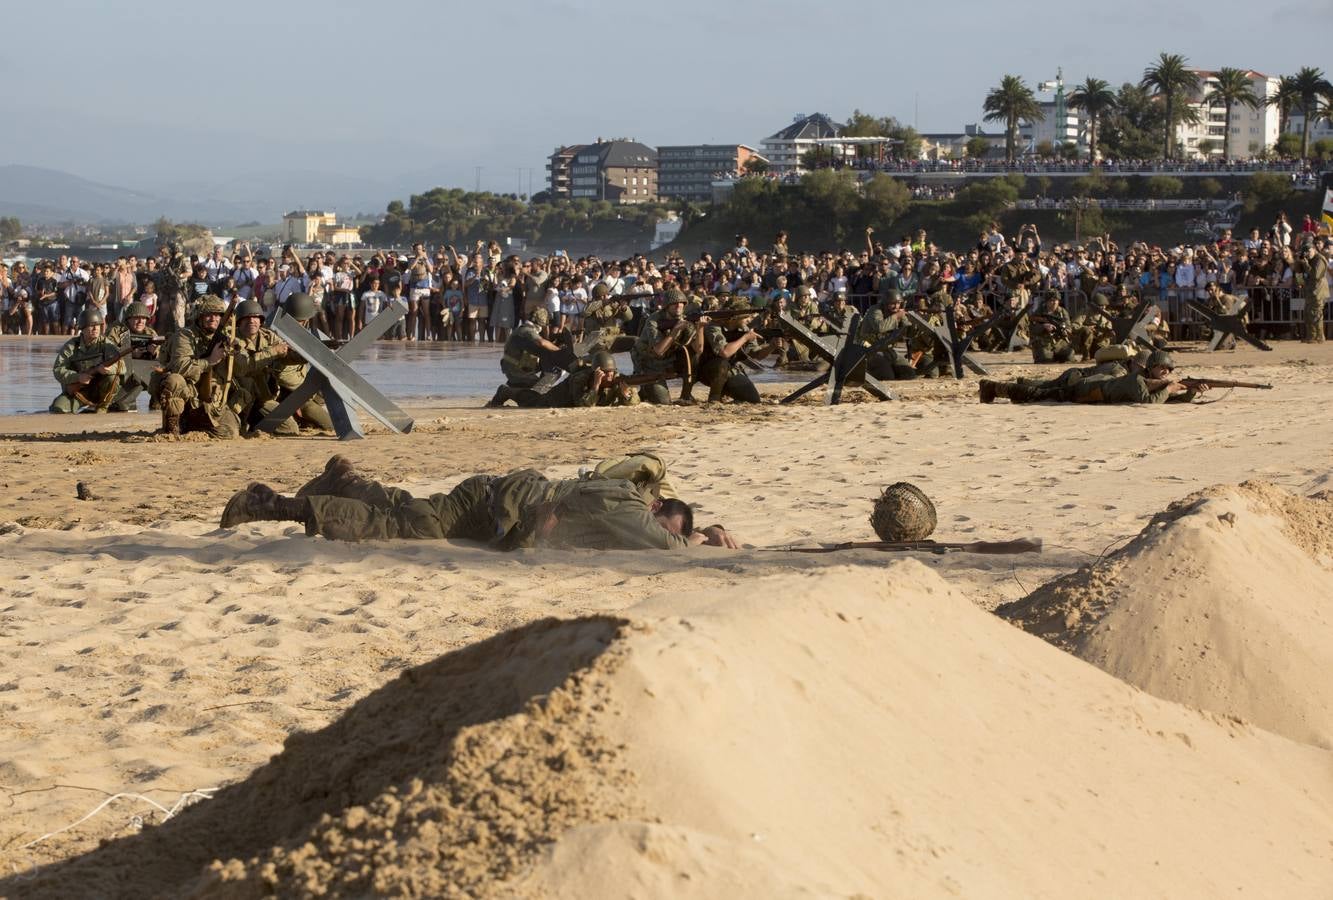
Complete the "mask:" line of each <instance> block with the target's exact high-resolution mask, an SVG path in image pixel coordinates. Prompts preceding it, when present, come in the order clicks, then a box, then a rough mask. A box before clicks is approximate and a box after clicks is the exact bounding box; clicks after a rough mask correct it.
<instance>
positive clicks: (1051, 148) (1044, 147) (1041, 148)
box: [1032, 141, 1056, 159]
mask: <svg viewBox="0 0 1333 900" xmlns="http://www.w3.org/2000/svg"><path fill="white" fill-rule="evenodd" d="M1032 150H1033V152H1034V153H1036V154H1037V155H1038V156H1040V157H1041V158H1042V159H1050V158H1051V157H1052V156H1055V154H1056V149H1055V143H1054V142H1053V141H1038V142H1037V146H1036V147H1033V148H1032Z"/></svg>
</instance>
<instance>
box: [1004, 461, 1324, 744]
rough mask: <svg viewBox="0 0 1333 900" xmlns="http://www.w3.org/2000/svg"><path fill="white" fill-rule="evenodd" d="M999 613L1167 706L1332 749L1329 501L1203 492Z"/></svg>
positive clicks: (1277, 493)
mask: <svg viewBox="0 0 1333 900" xmlns="http://www.w3.org/2000/svg"><path fill="white" fill-rule="evenodd" d="M999 613H1000V614H1001V615H1002V616H1005V617H1007V618H1010V619H1012V620H1013V621H1014V622H1015V623H1017V624H1019V625H1021V626H1022V627H1023V628H1026V629H1027V630H1029V631H1032V632H1033V633H1035V634H1038V635H1040V636H1042V637H1044V638H1046V639H1048V640H1050V641H1051V642H1052V643H1055V644H1056V645H1057V646H1060V647H1063V648H1065V649H1067V650H1069V651H1070V652H1072V653H1074V654H1075V655H1077V656H1080V657H1082V658H1083V659H1086V660H1087V661H1088V662H1090V663H1092V664H1093V665H1096V666H1099V667H1100V668H1102V669H1105V670H1106V671H1108V672H1110V673H1111V674H1113V675H1115V676H1116V677H1117V678H1121V679H1123V680H1125V681H1127V682H1129V683H1130V684H1134V685H1137V686H1139V687H1141V688H1143V689H1144V690H1145V691H1148V692H1149V693H1152V694H1155V695H1157V696H1158V697H1163V698H1165V699H1168V700H1175V701H1177V702H1179V703H1184V704H1187V705H1189V706H1195V707H1198V708H1200V709H1207V710H1211V711H1213V712H1216V713H1220V714H1223V715H1228V716H1236V717H1239V718H1241V719H1244V720H1246V721H1248V722H1253V723H1254V724H1256V725H1259V726H1261V727H1263V728H1267V729H1269V730H1270V731H1274V732H1277V733H1278V734H1283V735H1286V736H1287V737H1289V738H1291V739H1292V740H1296V741H1304V742H1306V743H1312V744H1316V745H1318V746H1321V747H1325V748H1330V749H1333V678H1330V677H1329V667H1330V664H1333V497H1330V496H1329V495H1327V494H1324V495H1320V496H1318V497H1316V498H1304V497H1299V496H1296V495H1293V494H1291V493H1290V492H1288V491H1284V490H1282V489H1280V488H1277V487H1274V486H1273V485H1270V484H1266V483H1263V482H1246V483H1244V484H1241V485H1239V486H1237V487H1230V486H1226V487H1216V488H1211V489H1208V490H1206V491H1202V492H1200V493H1198V494H1194V495H1191V496H1190V497H1188V498H1186V499H1184V500H1182V501H1180V502H1179V503H1176V504H1173V505H1172V506H1171V507H1170V508H1169V509H1168V510H1166V511H1165V512H1164V513H1162V514H1160V515H1158V516H1156V517H1154V519H1153V520H1152V522H1151V523H1149V524H1148V525H1147V526H1146V527H1145V528H1144V530H1143V531H1142V533H1140V535H1139V536H1138V537H1137V538H1135V540H1134V541H1133V542H1131V543H1130V544H1129V545H1128V546H1127V547H1125V548H1124V549H1123V550H1119V551H1116V552H1115V553H1113V554H1111V555H1110V556H1108V557H1107V559H1105V560H1104V561H1102V562H1100V563H1098V564H1097V565H1094V566H1091V567H1089V568H1086V569H1084V570H1081V571H1079V572H1077V573H1074V574H1072V575H1069V576H1067V577H1065V578H1062V579H1059V580H1057V581H1055V582H1053V583H1052V584H1050V585H1047V586H1045V587H1043V588H1042V589H1041V590H1038V591H1036V592H1035V593H1033V594H1032V595H1031V596H1029V597H1027V598H1025V599H1024V600H1021V601H1019V602H1016V603H1012V604H1009V605H1007V606H1003V607H1001V608H1000V609H999Z"/></svg>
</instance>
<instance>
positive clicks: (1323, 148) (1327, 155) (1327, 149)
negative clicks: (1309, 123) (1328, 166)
mask: <svg viewBox="0 0 1333 900" xmlns="http://www.w3.org/2000/svg"><path fill="white" fill-rule="evenodd" d="M1310 154H1311V155H1312V156H1314V158H1316V159H1321V160H1324V161H1325V162H1327V161H1328V160H1330V159H1333V138H1320V139H1319V140H1317V141H1315V142H1314V143H1313V144H1311V145H1310Z"/></svg>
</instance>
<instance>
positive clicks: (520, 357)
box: [500, 322, 545, 388]
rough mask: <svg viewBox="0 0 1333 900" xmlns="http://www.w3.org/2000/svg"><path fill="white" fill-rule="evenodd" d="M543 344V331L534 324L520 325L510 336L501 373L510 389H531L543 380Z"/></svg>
mask: <svg viewBox="0 0 1333 900" xmlns="http://www.w3.org/2000/svg"><path fill="white" fill-rule="evenodd" d="M541 342H542V334H541V330H540V329H539V328H538V327H537V326H536V325H534V324H533V323H532V322H523V323H521V324H519V326H518V327H517V328H515V329H514V330H513V332H512V333H511V334H510V335H509V339H508V340H506V341H505V347H504V355H503V356H502V357H501V358H500V371H501V372H503V373H504V376H505V383H506V384H507V385H508V386H509V387H511V388H530V387H532V386H533V385H534V384H536V383H537V381H538V379H540V378H541V374H542V356H543V355H544V352H545V351H544V350H543V348H542V344H541Z"/></svg>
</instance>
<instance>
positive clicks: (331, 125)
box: [0, 0, 1333, 208]
mask: <svg viewBox="0 0 1333 900" xmlns="http://www.w3.org/2000/svg"><path fill="white" fill-rule="evenodd" d="M6 7H7V8H6V9H5V11H4V19H3V21H4V27H5V32H6V39H5V50H4V52H3V53H2V54H0V84H4V85H5V86H6V88H7V89H6V90H5V91H4V102H5V105H6V106H7V107H8V111H9V113H10V115H9V116H8V117H7V119H8V121H9V123H10V124H11V125H12V126H14V127H13V130H10V133H9V139H8V140H6V141H3V142H0V164H5V163H19V164H28V165H38V166H45V167H49V168H54V169H61V170H65V171H68V172H70V173H73V174H75V175H79V176H81V177H84V178H89V179H92V180H95V181H100V182H104V183H107V184H112V185H116V186H122V187H129V188H133V189H138V190H147V191H151V192H153V193H155V194H162V193H164V192H167V193H170V192H175V191H184V190H189V187H190V185H191V184H195V183H200V184H208V185H212V186H214V187H216V186H218V185H228V184H235V185H236V189H237V190H238V191H245V190H250V191H258V190H262V189H263V188H264V185H265V182H266V180H267V179H274V178H276V179H278V180H281V179H282V178H283V177H286V176H287V175H288V174H289V173H290V174H292V175H293V177H294V176H295V174H297V173H300V174H301V175H303V176H304V177H307V178H308V184H309V186H308V187H305V188H303V190H304V191H306V192H308V193H311V194H318V193H319V191H320V187H319V185H320V183H321V181H320V179H321V178H327V179H328V181H329V182H330V184H331V185H332V183H333V182H335V181H338V182H339V184H340V187H339V189H340V190H345V188H344V186H342V185H341V182H342V181H345V180H349V181H351V182H354V183H357V184H359V185H360V187H361V188H362V189H363V190H364V191H365V192H366V193H367V194H368V195H374V194H375V192H376V191H385V190H392V191H394V192H395V193H397V194H398V195H399V196H402V197H403V198H404V199H406V191H421V190H425V189H428V188H429V187H432V186H435V185H444V186H458V187H467V188H471V187H474V186H475V185H476V184H478V181H479V183H480V186H481V187H482V188H483V189H485V190H493V191H499V192H510V191H518V192H523V193H526V192H527V188H528V184H529V178H530V179H531V183H532V185H533V189H534V190H537V189H540V185H541V184H542V182H543V180H544V177H545V170H544V168H543V167H544V165H545V162H546V157H547V156H548V155H549V154H550V153H551V152H552V150H553V149H554V148H555V147H556V146H557V145H560V144H570V143H582V142H588V141H591V140H593V139H595V138H597V137H605V138H610V137H632V138H635V139H637V140H640V141H643V142H645V143H647V144H650V145H654V146H657V145H661V144H690V143H747V144H751V145H754V146H758V144H759V142H760V140H761V139H762V138H764V137H765V136H767V135H769V134H772V133H773V132H775V131H777V130H778V129H780V128H782V127H784V126H785V125H786V124H788V123H790V122H791V121H792V119H793V117H794V116H795V115H796V114H799V113H812V112H825V113H828V114H830V115H831V116H833V117H834V118H835V119H843V118H845V117H846V116H847V115H848V114H849V113H850V112H851V111H852V110H853V109H860V110H862V111H864V112H868V113H871V114H874V115H891V116H894V117H896V118H898V119H899V120H900V121H902V122H904V123H906V124H914V125H916V127H917V128H918V129H919V130H921V131H924V132H931V131H959V130H961V129H962V126H963V125H964V124H966V123H970V122H977V121H979V120H980V116H981V112H980V108H981V102H982V99H983V98H984V96H985V94H986V91H987V90H988V89H989V88H991V87H993V86H994V85H995V84H996V83H998V82H999V80H1000V78H1001V77H1002V76H1004V75H1006V74H1015V75H1020V76H1022V77H1023V78H1024V79H1025V80H1026V81H1027V82H1028V84H1030V85H1033V86H1035V85H1036V83H1037V82H1039V81H1042V80H1045V79H1049V78H1053V77H1054V76H1055V74H1056V70H1057V68H1062V69H1063V72H1064V77H1065V80H1066V83H1067V84H1073V83H1076V82H1079V81H1082V80H1083V78H1085V77H1086V76H1088V75H1093V76H1096V77H1099V78H1104V79H1106V80H1108V81H1110V82H1111V83H1112V84H1113V85H1117V86H1118V85H1119V84H1120V83H1122V82H1124V81H1136V80H1138V78H1139V77H1140V76H1141V74H1142V72H1143V69H1144V67H1145V66H1147V65H1148V64H1149V63H1150V62H1151V61H1152V60H1153V59H1154V58H1155V57H1156V56H1157V54H1158V53H1159V52H1162V51H1167V52H1172V53H1180V54H1182V55H1184V56H1185V57H1187V58H1188V60H1189V61H1190V63H1191V64H1192V65H1195V66H1198V67H1200V68H1218V67H1220V66H1225V65H1231V66H1236V67H1239V68H1250V69H1256V70H1258V71H1261V72H1267V73H1271V74H1285V73H1290V72H1293V71H1295V70H1296V69H1297V68H1299V67H1301V66H1304V65H1312V66H1316V67H1319V68H1323V69H1325V70H1326V71H1333V59H1327V54H1326V52H1324V51H1325V49H1326V47H1327V46H1328V41H1327V38H1328V35H1329V34H1333V0H1318V2H1313V3H1310V2H1304V3H1301V2H1289V0H1274V2H1269V3H1254V2H1244V3H1242V2H1238V0H1213V2H1211V3H1209V4H1206V5H1205V4H1191V5H1188V6H1187V5H1184V4H1179V5H1177V4H1169V3H1162V2H1148V0H1120V2H1117V3H1114V4H1110V3H1107V4H1097V5H1095V6H1094V7H1092V8H1091V9H1088V10H1076V9H1070V10H1069V11H1067V12H1061V11H1058V10H1057V9H1055V8H1053V6H1052V5H1051V4H1048V3H1032V2H1028V0H1008V2H1005V3H985V4H972V3H969V2H956V3H954V4H948V5H944V4H933V3H914V4H891V3H882V2H862V0H824V2H822V3H809V2H806V3H797V2H794V0H763V2H758V0H716V2H704V0H673V2H662V0H658V2H651V3H639V2H632V0H618V2H611V0H556V2H523V0H510V2H507V3H503V4H489V3H457V2H454V0H439V2H428V0H379V2H371V3H355V4H353V3H344V2H341V0H320V2H313V0H269V2H254V0H228V2H225V3H217V4H211V5H208V6H202V5H200V4H196V3H190V2H179V0H171V2H166V0H135V2H133V3H127V2H120V0H43V2H41V3H23V4H14V5H10V4H6ZM1001 128H1002V126H1000V125H998V124H997V125H995V126H991V127H990V129H989V130H994V131H997V132H998V131H999V130H1001ZM7 130H9V129H7ZM477 167H481V169H480V173H478V171H477ZM306 183H307V182H303V184H306ZM330 189H331V190H332V188H330ZM386 200H387V198H386ZM306 202H307V203H308V204H309V205H311V206H319V205H321V200H320V198H319V197H318V196H311V197H309V198H308V200H306ZM381 208H382V205H381Z"/></svg>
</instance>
